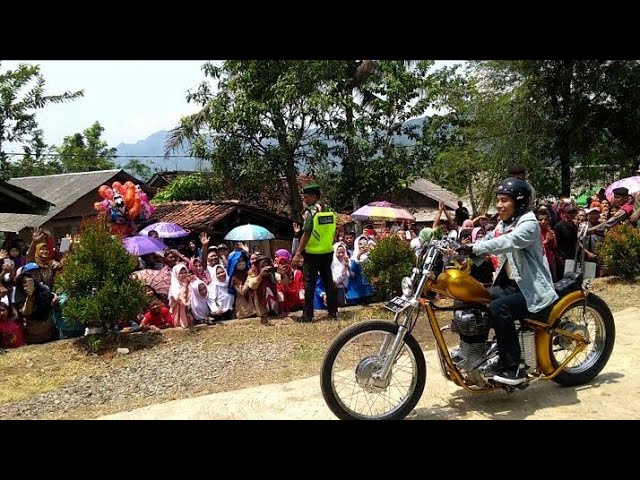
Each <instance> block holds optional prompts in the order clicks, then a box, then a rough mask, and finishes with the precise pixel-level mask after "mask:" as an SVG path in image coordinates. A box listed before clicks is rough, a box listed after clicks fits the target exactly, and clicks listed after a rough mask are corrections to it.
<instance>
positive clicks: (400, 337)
mask: <svg viewBox="0 0 640 480" xmlns="http://www.w3.org/2000/svg"><path fill="white" fill-rule="evenodd" d="M416 308H417V306H411V307H409V308H407V310H405V311H403V312H401V313H399V314H398V315H400V314H402V313H404V314H405V319H404V321H403V322H401V323H398V332H397V333H396V334H395V335H391V334H390V333H389V334H387V335H386V336H385V338H384V340H383V341H382V345H381V346H380V351H379V352H378V356H379V357H381V358H385V361H384V363H383V364H382V368H381V369H380V370H378V371H377V372H376V373H374V374H373V378H374V380H376V381H382V382H385V381H386V380H387V378H388V377H389V373H391V368H392V367H393V364H394V363H395V361H396V358H397V357H398V353H399V352H400V348H401V347H402V343H403V342H404V337H405V335H406V334H407V333H408V332H409V325H410V319H411V318H412V317H413V315H414V314H415V309H416ZM396 321H397V317H396ZM389 345H391V346H390V347H389ZM389 348H390V350H388V349H389ZM387 350H388V353H387ZM385 354H386V355H385Z"/></svg>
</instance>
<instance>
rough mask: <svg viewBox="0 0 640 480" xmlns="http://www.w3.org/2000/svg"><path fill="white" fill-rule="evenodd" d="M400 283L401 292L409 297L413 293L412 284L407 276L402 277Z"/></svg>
mask: <svg viewBox="0 0 640 480" xmlns="http://www.w3.org/2000/svg"><path fill="white" fill-rule="evenodd" d="M400 285H401V286H402V294H403V295H404V296H405V297H407V298H409V297H411V296H412V295H413V284H412V283H411V279H410V278H409V277H404V278H403V279H402V282H401V283H400Z"/></svg>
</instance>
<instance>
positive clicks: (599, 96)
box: [418, 60, 640, 212]
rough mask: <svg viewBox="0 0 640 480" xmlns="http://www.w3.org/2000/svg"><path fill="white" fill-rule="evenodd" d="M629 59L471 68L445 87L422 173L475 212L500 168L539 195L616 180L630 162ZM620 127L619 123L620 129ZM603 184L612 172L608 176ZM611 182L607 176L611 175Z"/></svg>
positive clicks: (637, 106)
mask: <svg viewBox="0 0 640 480" xmlns="http://www.w3.org/2000/svg"><path fill="white" fill-rule="evenodd" d="M639 66H640V64H639V63H638V62H636V61H575V60H553V61H551V60H550V61H541V60H535V61H533V60H532V61H529V60H527V61H523V60H522V61H480V62H472V63H471V67H470V68H469V69H468V70H467V72H466V74H465V75H460V76H459V77H458V79H457V81H455V82H451V83H450V86H451V87H452V88H448V89H447V92H446V97H447V101H446V105H447V111H446V113H445V114H444V115H442V116H439V117H432V119H431V120H432V121H431V122H429V124H428V125H427V126H426V127H425V128H426V129H428V130H429V131H428V132H425V135H424V138H425V139H427V141H425V143H424V145H422V146H421V147H419V148H418V150H420V157H421V159H422V162H421V163H422V164H423V165H425V174H426V175H427V176H429V177H431V178H433V179H436V181H437V180H438V179H440V182H438V183H440V184H442V185H443V186H446V187H448V188H451V189H452V190H454V191H456V192H457V193H459V194H462V193H463V190H465V191H466V193H467V194H469V196H470V198H471V201H472V204H473V209H474V212H482V211H484V210H485V209H486V207H487V206H488V203H489V202H490V201H491V199H492V193H491V192H492V189H493V188H494V186H495V185H496V183H497V182H498V181H499V179H500V178H501V177H503V176H504V175H505V173H506V168H507V166H508V165H510V164H515V163H523V164H525V165H526V166H527V167H528V171H529V179H530V181H531V182H532V183H533V184H534V185H535V187H536V190H537V191H538V194H539V196H540V195H544V194H554V195H558V194H559V193H562V194H565V195H567V194H569V192H570V191H571V187H572V186H573V187H574V188H577V189H578V190H582V189H584V188H586V186H590V185H594V186H595V185H602V184H603V183H608V180H609V179H606V178H605V174H606V172H607V170H611V172H614V171H615V172H617V176H625V175H626V174H627V173H628V172H630V171H631V170H632V166H633V164H634V163H635V162H637V161H638V158H639V157H638V155H639V154H640V150H639V149H638V141H637V137H636V136H635V134H631V135H630V134H629V133H628V132H629V131H631V132H636V131H637V129H638V128H640V124H639V123H638V111H640V95H639V94H638V86H640V83H639V81H640V68H639ZM622 125H627V126H628V128H627V129H625V128H623V127H622ZM612 177H613V175H612ZM611 179H612V178H611Z"/></svg>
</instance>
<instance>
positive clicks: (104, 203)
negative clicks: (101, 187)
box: [100, 200, 111, 211]
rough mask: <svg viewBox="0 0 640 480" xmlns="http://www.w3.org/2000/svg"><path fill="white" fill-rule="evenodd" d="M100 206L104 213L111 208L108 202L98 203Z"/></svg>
mask: <svg viewBox="0 0 640 480" xmlns="http://www.w3.org/2000/svg"><path fill="white" fill-rule="evenodd" d="M100 205H102V208H103V210H105V211H106V210H109V208H110V207H111V202H110V201H109V200H102V202H100Z"/></svg>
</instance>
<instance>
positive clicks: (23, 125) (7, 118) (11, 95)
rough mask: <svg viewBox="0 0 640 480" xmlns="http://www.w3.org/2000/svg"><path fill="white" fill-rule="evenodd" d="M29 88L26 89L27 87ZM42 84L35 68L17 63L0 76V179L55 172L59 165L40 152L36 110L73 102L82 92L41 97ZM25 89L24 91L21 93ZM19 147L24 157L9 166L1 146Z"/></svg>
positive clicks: (40, 135) (41, 149)
mask: <svg viewBox="0 0 640 480" xmlns="http://www.w3.org/2000/svg"><path fill="white" fill-rule="evenodd" d="M30 85H31V87H30V88H29V86H30ZM44 86H45V81H44V78H43V77H42V74H41V73H40V67H39V66H38V65H26V64H21V65H19V66H18V68H17V69H15V70H7V71H6V72H4V73H0V177H1V178H3V179H7V178H10V177H11V176H21V175H22V174H25V173H26V174H27V175H38V174H48V173H58V169H59V165H57V164H56V163H55V162H51V163H53V164H52V165H49V163H50V162H47V161H46V160H45V159H44V157H42V155H41V154H42V153H43V148H42V146H43V142H42V131H41V130H39V129H38V123H37V121H36V111H37V110H39V109H42V108H44V107H46V106H47V105H48V104H50V103H54V104H55V103H62V102H68V101H72V100H75V99H77V98H80V97H82V96H83V95H84V92H83V91H82V90H80V91H77V92H64V93H63V94H60V95H44ZM25 89H27V90H26V91H25ZM8 142H12V143H17V144H21V145H22V146H23V148H25V149H26V148H27V147H29V148H31V150H29V151H27V150H25V153H27V156H26V158H25V157H22V159H19V160H18V164H17V165H11V164H10V162H9V155H8V154H7V153H5V152H4V151H3V145H4V144H6V143H8Z"/></svg>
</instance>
